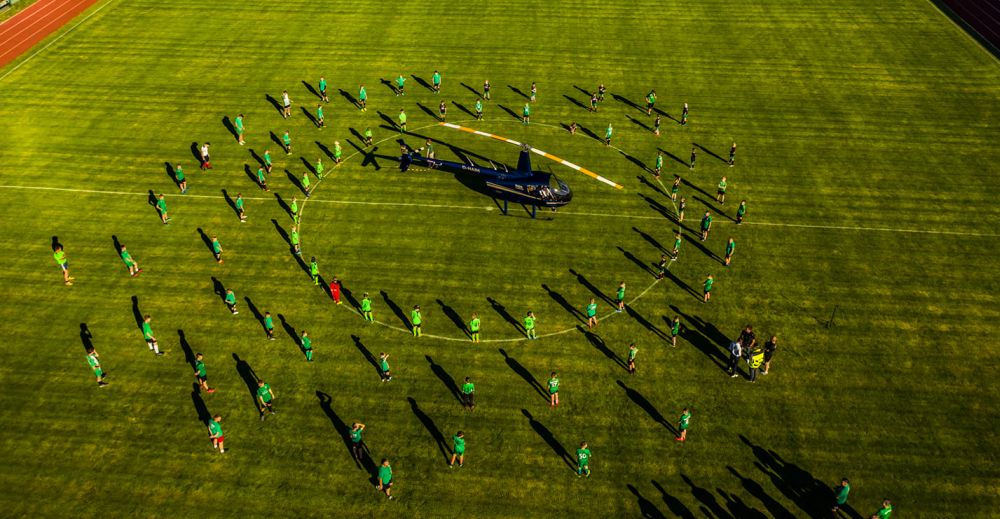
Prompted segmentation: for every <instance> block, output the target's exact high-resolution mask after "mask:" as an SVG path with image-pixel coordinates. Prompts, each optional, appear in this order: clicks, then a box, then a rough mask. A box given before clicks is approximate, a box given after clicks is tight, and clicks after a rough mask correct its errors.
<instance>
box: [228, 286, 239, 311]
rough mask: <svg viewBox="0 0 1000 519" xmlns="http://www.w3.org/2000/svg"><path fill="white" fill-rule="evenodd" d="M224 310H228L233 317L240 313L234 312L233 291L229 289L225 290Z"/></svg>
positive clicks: (234, 299)
mask: <svg viewBox="0 0 1000 519" xmlns="http://www.w3.org/2000/svg"><path fill="white" fill-rule="evenodd" d="M226 308H229V311H230V312H231V313H232V314H233V315H236V314H238V313H240V312H239V311H238V310H236V294H234V293H233V289H231V288H230V289H227V290H226Z"/></svg>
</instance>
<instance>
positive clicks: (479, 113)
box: [475, 98, 483, 121]
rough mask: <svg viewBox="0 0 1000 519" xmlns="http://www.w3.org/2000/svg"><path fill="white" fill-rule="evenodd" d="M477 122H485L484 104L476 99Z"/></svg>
mask: <svg viewBox="0 0 1000 519" xmlns="http://www.w3.org/2000/svg"><path fill="white" fill-rule="evenodd" d="M475 106H476V120H477V121H482V120H483V102H482V101H481V100H480V99H478V98H477V99H476V105H475Z"/></svg>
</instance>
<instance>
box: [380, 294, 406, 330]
mask: <svg viewBox="0 0 1000 519" xmlns="http://www.w3.org/2000/svg"><path fill="white" fill-rule="evenodd" d="M379 294H380V295H381V296H382V299H383V300H384V301H385V305H386V306H388V307H389V309H390V310H392V313H393V314H394V315H395V316H396V318H397V319H399V321H400V322H401V323H403V326H404V327H406V329H407V330H410V331H413V326H411V325H410V320H409V319H407V318H406V314H404V313H403V309H402V308H400V307H399V305H397V304H396V302H395V301H393V300H392V299H389V294H387V293H386V291H385V290H380V291H379Z"/></svg>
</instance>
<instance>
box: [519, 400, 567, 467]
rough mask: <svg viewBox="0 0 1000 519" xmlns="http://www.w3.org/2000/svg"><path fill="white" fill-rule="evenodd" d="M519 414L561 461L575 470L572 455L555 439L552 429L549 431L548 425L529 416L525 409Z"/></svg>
mask: <svg viewBox="0 0 1000 519" xmlns="http://www.w3.org/2000/svg"><path fill="white" fill-rule="evenodd" d="M521 414H523V415H524V416H525V417H526V418H527V419H528V424H529V425H531V428H532V429H534V430H535V433H536V434H538V436H539V437H541V438H542V439H543V440H545V443H547V444H548V446H549V447H550V448H551V449H552V451H553V452H555V453H556V455H557V456H559V458H560V459H562V461H563V463H565V464H566V466H567V467H569V468H570V469H571V470H573V471H576V465H574V464H573V457H572V456H570V454H569V451H567V450H566V447H563V445H562V444H561V443H559V440H557V439H556V437H555V435H554V434H552V431H550V430H549V428H548V427H545V426H544V425H542V423H541V422H539V421H538V420H535V417H534V416H531V413H529V412H528V410H527V409H521Z"/></svg>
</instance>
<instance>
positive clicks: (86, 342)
mask: <svg viewBox="0 0 1000 519" xmlns="http://www.w3.org/2000/svg"><path fill="white" fill-rule="evenodd" d="M80 342H82V343H83V349H84V350H85V351H90V350H92V349H94V334H92V333H90V327H88V326H87V323H80Z"/></svg>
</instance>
